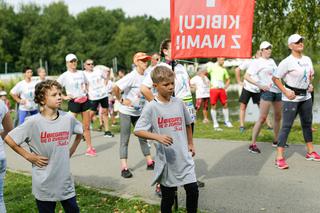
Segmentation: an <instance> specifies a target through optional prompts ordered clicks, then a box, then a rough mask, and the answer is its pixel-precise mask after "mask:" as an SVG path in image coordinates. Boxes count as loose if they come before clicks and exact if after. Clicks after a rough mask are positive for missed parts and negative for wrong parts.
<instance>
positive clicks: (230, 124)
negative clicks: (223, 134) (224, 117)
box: [224, 121, 233, 128]
mask: <svg viewBox="0 0 320 213" xmlns="http://www.w3.org/2000/svg"><path fill="white" fill-rule="evenodd" d="M224 125H225V126H226V127H228V128H231V127H233V126H232V123H231V122H230V121H227V122H224Z"/></svg>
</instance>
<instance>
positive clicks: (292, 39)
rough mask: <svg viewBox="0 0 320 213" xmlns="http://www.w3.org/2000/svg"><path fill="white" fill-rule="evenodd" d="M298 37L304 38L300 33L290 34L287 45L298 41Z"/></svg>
mask: <svg viewBox="0 0 320 213" xmlns="http://www.w3.org/2000/svg"><path fill="white" fill-rule="evenodd" d="M300 39H304V38H303V37H302V36H301V35H299V34H292V35H291V36H289V38H288V45H289V44H292V43H296V42H297V41H299V40H300Z"/></svg>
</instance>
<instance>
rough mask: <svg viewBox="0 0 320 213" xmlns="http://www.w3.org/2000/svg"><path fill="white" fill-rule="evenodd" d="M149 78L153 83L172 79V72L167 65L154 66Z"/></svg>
mask: <svg viewBox="0 0 320 213" xmlns="http://www.w3.org/2000/svg"><path fill="white" fill-rule="evenodd" d="M151 79H152V81H153V83H156V84H157V83H160V82H164V81H169V80H172V79H173V80H174V72H173V71H172V70H171V69H170V68H169V67H167V66H165V65H161V66H156V67H155V68H154V70H153V71H152V72H151Z"/></svg>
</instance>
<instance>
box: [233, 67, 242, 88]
mask: <svg viewBox="0 0 320 213" xmlns="http://www.w3.org/2000/svg"><path fill="white" fill-rule="evenodd" d="M234 72H235V74H236V80H237V83H238V84H239V85H240V86H243V82H242V81H241V74H240V73H241V69H240V68H239V67H237V68H236V69H235V70H234Z"/></svg>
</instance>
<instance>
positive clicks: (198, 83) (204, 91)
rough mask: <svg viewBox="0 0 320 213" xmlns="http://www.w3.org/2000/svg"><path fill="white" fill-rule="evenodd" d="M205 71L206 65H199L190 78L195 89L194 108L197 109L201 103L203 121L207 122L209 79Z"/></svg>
mask: <svg viewBox="0 0 320 213" xmlns="http://www.w3.org/2000/svg"><path fill="white" fill-rule="evenodd" d="M206 73H207V71H206V67H204V66H203V67H199V70H198V72H197V75H196V76H194V77H193V78H191V80H190V84H191V87H192V88H195V89H196V110H197V111H199V110H200V108H201V105H202V114H203V123H209V119H208V105H209V98H210V80H209V78H208V77H207V75H206Z"/></svg>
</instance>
